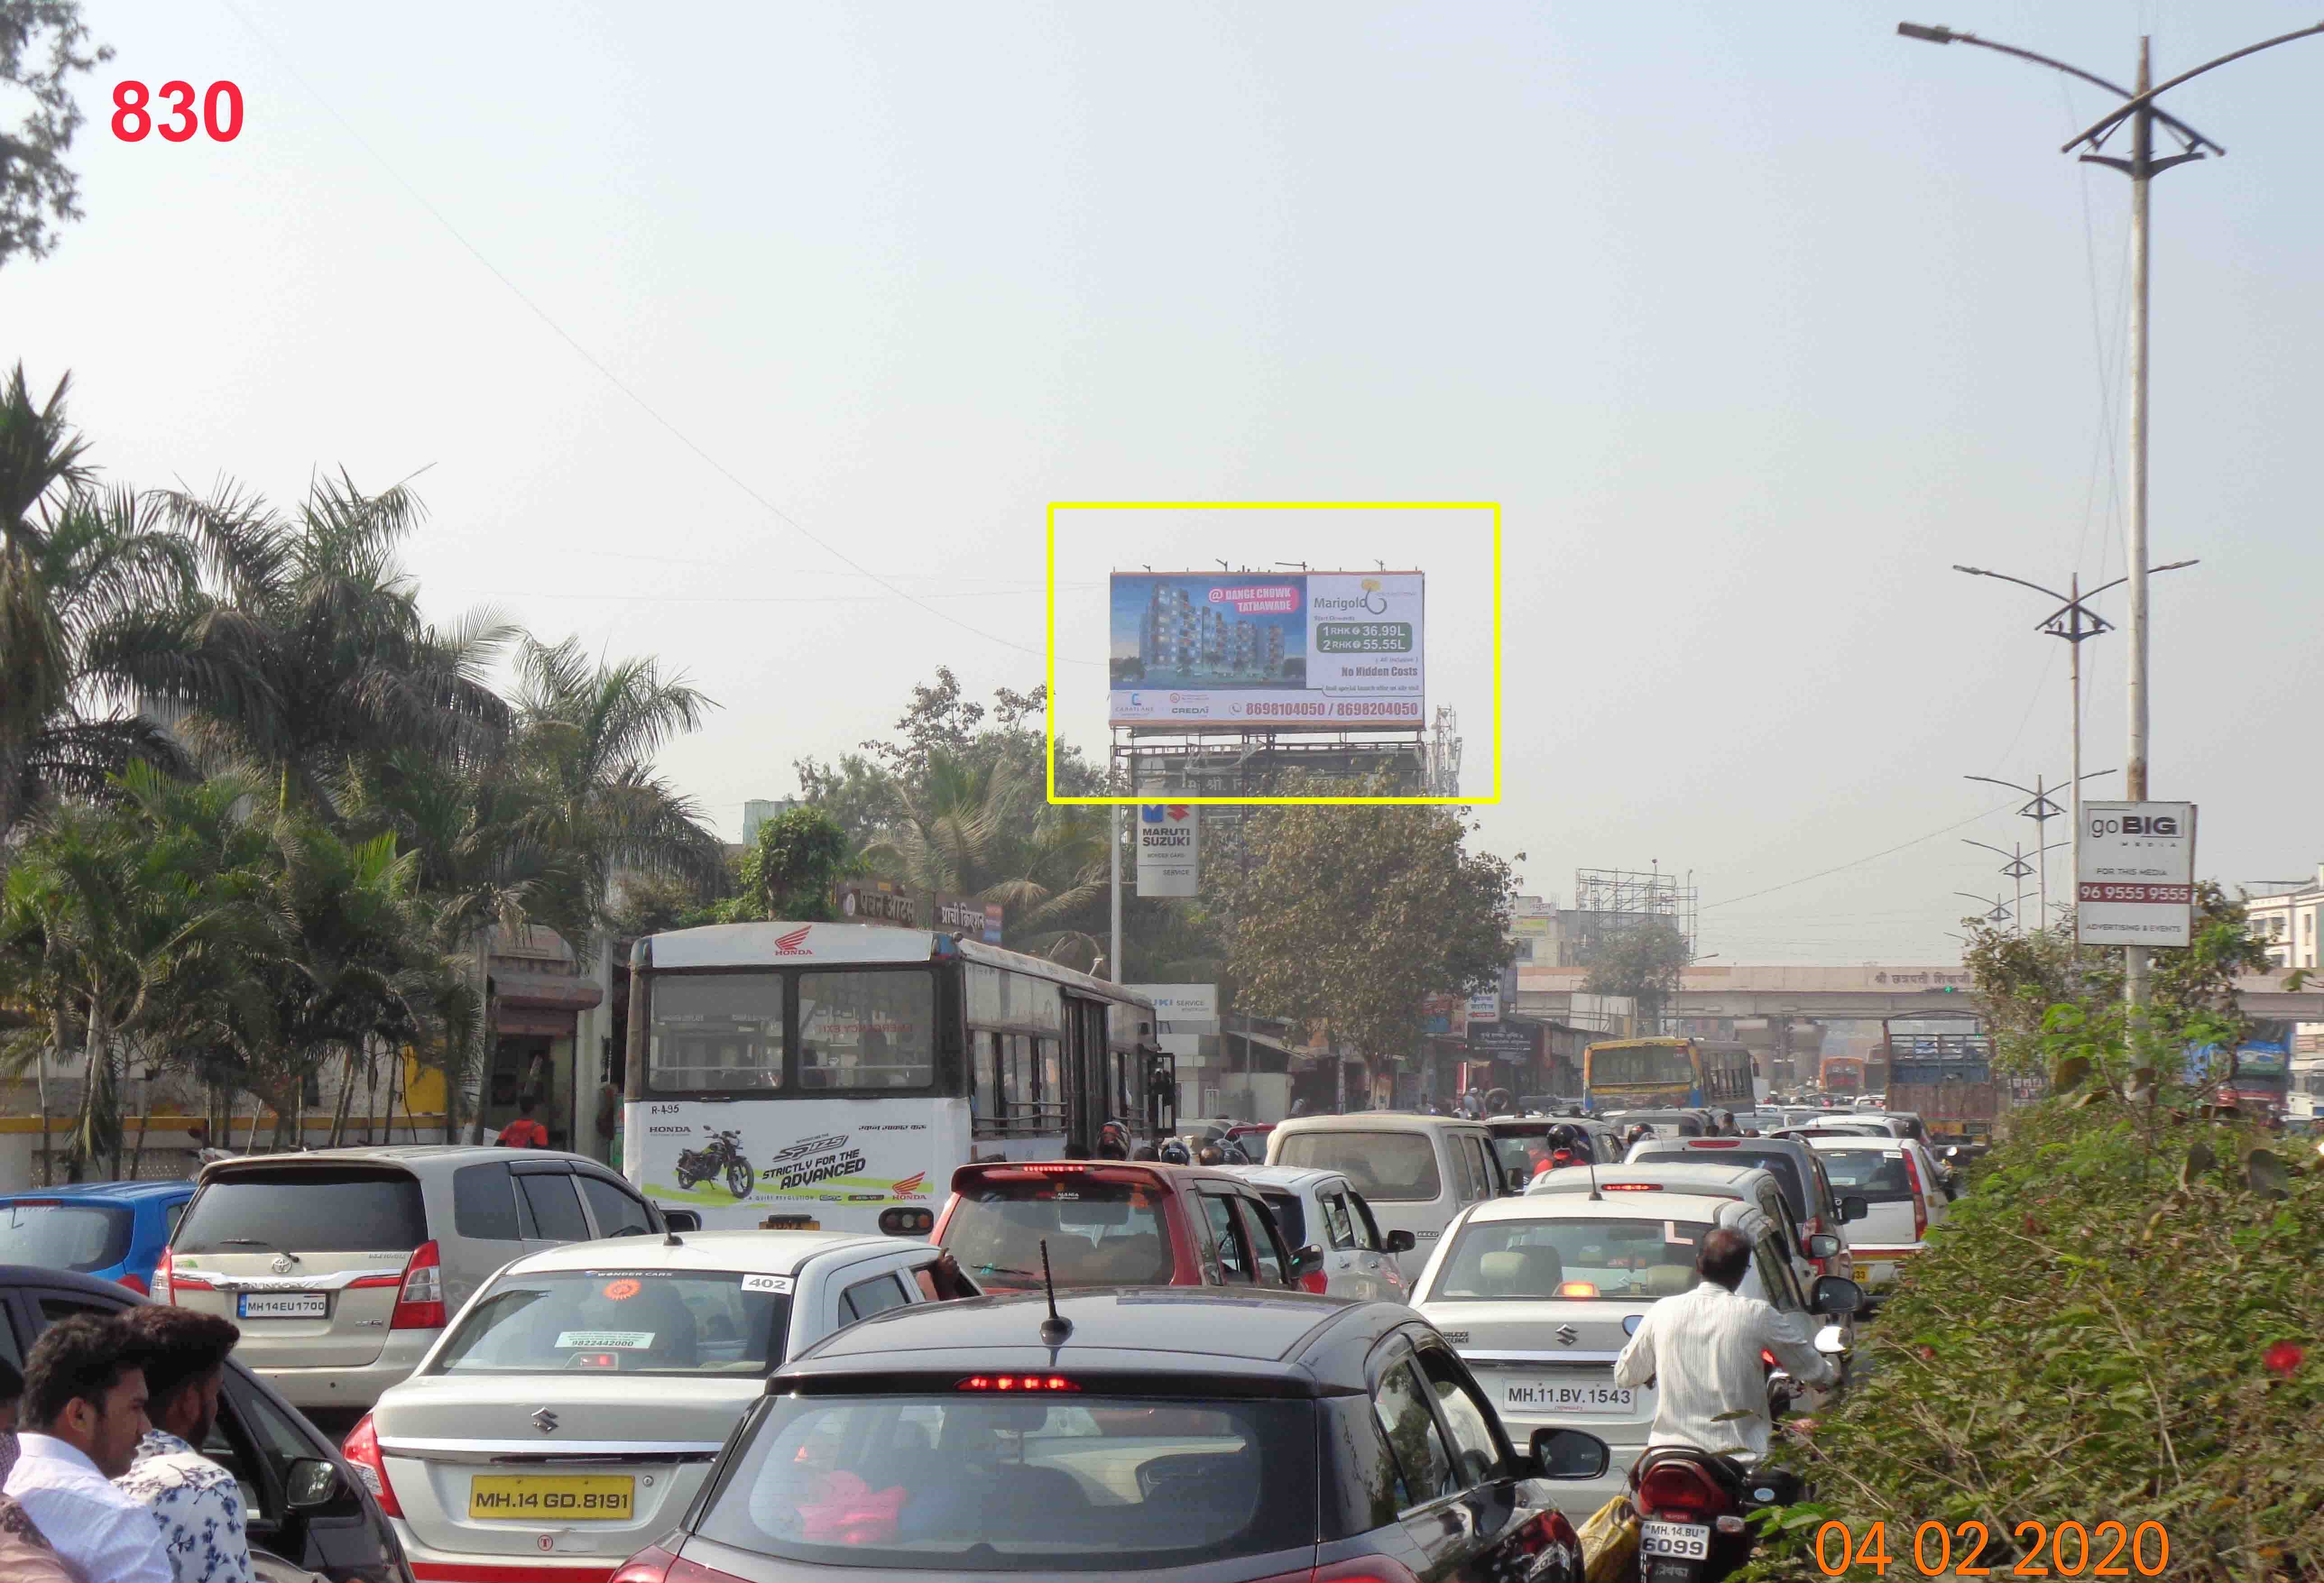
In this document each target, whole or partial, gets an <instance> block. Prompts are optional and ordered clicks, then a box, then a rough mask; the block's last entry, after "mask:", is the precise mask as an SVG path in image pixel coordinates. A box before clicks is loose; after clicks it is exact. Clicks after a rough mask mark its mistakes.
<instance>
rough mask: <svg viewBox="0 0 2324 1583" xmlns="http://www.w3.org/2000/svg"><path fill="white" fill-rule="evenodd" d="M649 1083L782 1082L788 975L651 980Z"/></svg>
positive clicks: (724, 1086) (762, 1087)
mask: <svg viewBox="0 0 2324 1583" xmlns="http://www.w3.org/2000/svg"><path fill="white" fill-rule="evenodd" d="M650 994H651V997H652V1001H653V1018H652V1021H651V1023H650V1025H649V1026H650V1034H651V1036H650V1039H649V1040H648V1042H647V1045H646V1079H647V1084H648V1086H649V1087H650V1088H651V1089H652V1090H653V1091H655V1092H656V1093H663V1094H682V1093H693V1092H700V1091H704V1090H710V1089H715V1090H733V1089H749V1090H757V1091H766V1090H770V1089H779V1088H781V1087H782V1086H783V1075H784V1074H783V975H782V974H780V973H702V974H683V975H674V976H673V975H664V976H659V977H657V978H655V979H654V980H652V989H651V990H650Z"/></svg>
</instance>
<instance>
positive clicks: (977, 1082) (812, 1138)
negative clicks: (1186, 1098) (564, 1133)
mask: <svg viewBox="0 0 2324 1583" xmlns="http://www.w3.org/2000/svg"><path fill="white" fill-rule="evenodd" d="M630 975H631V976H630V1013H629V1052H628V1061H627V1068H628V1070H627V1072H626V1074H625V1075H626V1078H627V1089H628V1094H627V1101H628V1102H627V1105H626V1108H625V1109H624V1112H623V1127H624V1136H623V1145H622V1172H623V1173H624V1174H626V1175H627V1176H628V1177H629V1179H630V1180H631V1181H632V1182H634V1183H637V1185H638V1187H639V1188H640V1190H641V1191H642V1192H644V1193H645V1194H646V1195H647V1196H648V1197H650V1198H651V1199H653V1200H654V1201H657V1202H659V1203H661V1204H666V1205H669V1206H671V1207H673V1208H684V1209H690V1210H698V1211H699V1212H700V1213H701V1215H702V1220H703V1224H704V1225H705V1227H714V1228H715V1227H721V1226H741V1227H752V1226H759V1225H763V1224H765V1223H766V1222H767V1221H768V1220H769V1219H770V1217H774V1216H782V1217H784V1219H782V1220H781V1222H780V1223H781V1224H784V1225H788V1226H801V1225H806V1226H813V1227H819V1228H821V1229H825V1230H833V1231H872V1230H877V1229H879V1218H880V1214H881V1211H882V1210H886V1209H889V1208H891V1207H893V1206H895V1205H899V1204H917V1205H922V1206H926V1207H927V1208H930V1209H936V1208H941V1207H942V1205H943V1202H944V1199H945V1194H946V1193H947V1192H950V1191H951V1185H952V1173H953V1172H954V1169H955V1168H956V1167H958V1166H961V1165H964V1164H970V1163H972V1162H975V1161H982V1160H1002V1159H1007V1160H1038V1159H1059V1158H1066V1159H1094V1158H1099V1157H1102V1156H1104V1155H1117V1156H1119V1157H1123V1158H1127V1157H1128V1156H1129V1155H1130V1153H1131V1151H1132V1150H1134V1149H1135V1148H1136V1147H1137V1146H1139V1145H1140V1144H1144V1143H1154V1142H1159V1141H1160V1139H1161V1138H1162V1137H1165V1136H1167V1134H1168V1132H1169V1131H1170V1129H1171V1127H1172V1126H1173V1125H1174V1123H1175V1121H1176V1117H1175V1116H1174V1115H1173V1114H1172V1112H1173V1110H1174V1109H1175V1107H1176V1095H1177V1083H1176V1071H1175V1067H1174V1065H1173V1063H1172V1061H1171V1058H1170V1056H1169V1055H1168V1054H1166V1053H1165V1052H1164V1051H1163V1050H1162V1049H1161V1048H1160V1047H1159V1045H1158V1044H1157V1041H1156V1039H1155V1037H1154V1032H1155V1028H1154V1008H1153V1006H1152V1004H1151V1003H1150V1002H1148V1001H1147V1000H1145V999H1141V998H1140V997H1139V996H1136V995H1133V994H1130V992H1129V991H1127V990H1125V989H1122V988H1121V987H1120V985H1118V984H1110V983H1106V982H1105V981H1103V980H1099V979H1093V978H1091V977H1089V976H1088V975H1086V974H1084V973H1077V972H1074V971H1072V970H1071V969H1068V968H1063V967H1059V966H1058V965H1057V964H1056V963H1055V962H1043V961H1041V960H1040V959H1038V958H1037V957H1030V956H1023V955H1019V953H1016V952H1013V951H1002V950H1000V949H998V948H997V947H994V946H990V945H985V944H982V943H979V942H976V941H973V940H955V939H954V937H953V936H952V935H951V934H942V933H937V932H935V931H931V930H927V929H900V928H892V927H888V926H885V925H871V924H718V925H711V926H709V927H706V928H700V929H679V930H675V931H673V932H671V933H669V934H655V935H651V936H649V937H648V938H646V939H643V940H641V941H639V942H638V943H637V944H636V946H635V948H634V949H633V951H632V954H631V958H630Z"/></svg>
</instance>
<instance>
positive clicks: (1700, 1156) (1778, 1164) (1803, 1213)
mask: <svg viewBox="0 0 2324 1583" xmlns="http://www.w3.org/2000/svg"><path fill="white" fill-rule="evenodd" d="M1630 1164H1634V1165H1636V1164H1655V1165H1734V1166H1737V1167H1738V1168H1742V1169H1748V1168H1750V1167H1753V1166H1757V1168H1758V1169H1760V1170H1762V1171H1765V1172H1766V1173H1768V1174H1769V1175H1771V1176H1773V1177H1774V1178H1775V1183H1776V1185H1778V1186H1779V1187H1781V1188H1782V1189H1783V1190H1784V1202H1785V1203H1787V1204H1789V1205H1791V1206H1792V1215H1793V1218H1794V1219H1800V1220H1804V1219H1807V1218H1808V1216H1809V1212H1810V1211H1809V1210H1808V1200H1807V1188H1806V1186H1805V1184H1804V1183H1802V1182H1801V1181H1800V1166H1799V1162H1798V1161H1796V1160H1794V1159H1793V1158H1792V1156H1791V1155H1787V1154H1784V1153H1783V1152H1782V1151H1781V1150H1778V1149H1687V1150H1684V1151H1681V1150H1678V1149H1652V1150H1641V1151H1639V1152H1638V1153H1637V1154H1636V1155H1633V1156H1632V1158H1631V1161H1630Z"/></svg>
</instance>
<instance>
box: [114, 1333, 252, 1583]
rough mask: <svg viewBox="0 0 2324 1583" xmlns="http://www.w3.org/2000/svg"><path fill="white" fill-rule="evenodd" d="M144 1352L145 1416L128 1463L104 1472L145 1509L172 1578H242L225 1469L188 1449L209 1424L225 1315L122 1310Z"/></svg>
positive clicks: (231, 1484)
mask: <svg viewBox="0 0 2324 1583" xmlns="http://www.w3.org/2000/svg"><path fill="white" fill-rule="evenodd" d="M122 1322H123V1323H124V1324H126V1325H127V1326H128V1327H129V1328H130V1330H132V1331H133V1332H134V1334H135V1335H136V1337H137V1339H138V1341H139V1342H140V1343H141V1344H142V1346H143V1349H144V1353H145V1388H146V1392H147V1394H148V1395H149V1397H150V1398H151V1399H150V1400H149V1401H148V1403H147V1404H146V1408H145V1413H146V1416H147V1417H148V1418H150V1419H152V1422H153V1427H152V1430H151V1431H149V1432H148V1433H147V1434H146V1436H145V1438H144V1439H143V1440H141V1441H140V1442H138V1447H137V1465H136V1466H135V1467H134V1468H131V1469H130V1470H129V1471H128V1472H127V1473H125V1474H124V1475H123V1476H122V1477H119V1478H116V1479H115V1480H114V1483H115V1485H116V1486H118V1487H119V1488H120V1490H121V1492H122V1493H123V1494H124V1495H126V1496H129V1497H130V1498H131V1499H132V1500H134V1501H136V1502H137V1503H138V1504H139V1505H142V1506H143V1507H144V1508H145V1509H146V1510H147V1511H149V1512H151V1513H152V1514H153V1520H154V1522H155V1523H157V1524H158V1525H159V1526H160V1528H161V1539H162V1543H163V1546H164V1547H165V1548H166V1549H167V1550H168V1551H169V1555H170V1567H171V1571H172V1573H173V1574H174V1576H175V1578H176V1579H177V1583H252V1578H251V1567H250V1535H249V1531H248V1518H247V1517H246V1515H245V1514H244V1511H243V1508H242V1492H241V1490H240V1489H239V1488H238V1487H237V1486H235V1481H234V1475H233V1474H231V1473H229V1472H227V1471H226V1469H225V1468H221V1467H219V1466H218V1465H217V1463H216V1462H213V1461H211V1460H210V1459H208V1457H205V1456H203V1455H202V1454H201V1452H200V1451H199V1450H198V1449H197V1448H198V1447H199V1446H201V1445H202V1444H203V1443H204V1442H206V1441H207V1440H208V1439H209V1437H210V1431H211V1430H212V1429H213V1428H214V1427H215V1426H216V1425H217V1404H218V1394H219V1392H221V1391H222V1390H224V1389H225V1387H226V1354H227V1353H229V1352H232V1351H233V1350H234V1347H235V1342H237V1341H239V1340H241V1339H242V1331H241V1330H238V1329H236V1328H235V1324H234V1322H233V1321H230V1320H225V1319H220V1318H219V1317H218V1316H217V1315H216V1314H213V1313H197V1312H195V1311H193V1310H192V1309H189V1308H163V1307H158V1306H154V1305H151V1304H149V1305H147V1306H146V1307H143V1308H133V1309H131V1310H130V1311H128V1312H127V1313H126V1314H124V1315H123V1316H122Z"/></svg>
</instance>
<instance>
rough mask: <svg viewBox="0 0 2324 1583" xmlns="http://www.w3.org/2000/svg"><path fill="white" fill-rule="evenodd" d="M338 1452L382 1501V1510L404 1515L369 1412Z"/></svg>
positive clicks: (380, 1506) (385, 1512)
mask: <svg viewBox="0 0 2324 1583" xmlns="http://www.w3.org/2000/svg"><path fill="white" fill-rule="evenodd" d="M339 1455H340V1456H342V1457H345V1458H346V1459H347V1466H348V1467H350V1468H354V1469H355V1477H357V1478H360V1479H362V1480H363V1483H364V1488H365V1489H367V1490H369V1491H371V1495H372V1499H374V1500H375V1501H377V1502H378V1503H379V1509H380V1510H381V1512H383V1513H384V1514H386V1515H388V1516H390V1517H401V1516H402V1515H403V1508H402V1507H401V1506H400V1505H397V1504H396V1500H395V1486H393V1485H392V1484H390V1483H388V1481H387V1462H386V1460H385V1459H383V1458H382V1457H381V1456H380V1454H379V1431H378V1430H377V1429H375V1428H374V1427H373V1425H372V1421H371V1414H370V1413H364V1415H363V1418H362V1419H361V1420H360V1421H359V1422H357V1423H356V1424H355V1427H354V1428H353V1429H351V1430H349V1431H347V1438H346V1441H345V1442H344V1443H343V1444H341V1445H340V1447H339Z"/></svg>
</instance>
